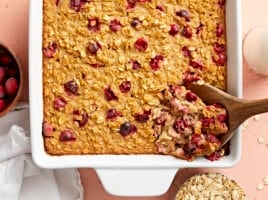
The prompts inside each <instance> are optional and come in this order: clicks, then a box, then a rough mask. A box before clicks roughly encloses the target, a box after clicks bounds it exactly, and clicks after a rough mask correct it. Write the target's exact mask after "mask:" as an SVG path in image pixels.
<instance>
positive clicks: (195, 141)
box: [190, 134, 202, 148]
mask: <svg viewBox="0 0 268 200" xmlns="http://www.w3.org/2000/svg"><path fill="white" fill-rule="evenodd" d="M190 143H191V144H194V145H195V146H196V148H202V141H201V136H200V135H199V134H193V135H192V136H191V140H190Z"/></svg>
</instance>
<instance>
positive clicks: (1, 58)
mask: <svg viewBox="0 0 268 200" xmlns="http://www.w3.org/2000/svg"><path fill="white" fill-rule="evenodd" d="M21 92H22V70H21V65H20V63H19V61H18V59H17V58H16V56H15V54H14V53H13V52H12V51H11V50H10V49H8V48H7V47H6V46H5V45H3V44H1V43H0V117H1V116H3V115H5V114H7V113H8V112H9V111H10V110H12V108H13V107H14V106H15V104H16V103H17V101H18V100H19V98H20V95H21Z"/></svg>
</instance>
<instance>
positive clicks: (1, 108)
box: [0, 99, 6, 111]
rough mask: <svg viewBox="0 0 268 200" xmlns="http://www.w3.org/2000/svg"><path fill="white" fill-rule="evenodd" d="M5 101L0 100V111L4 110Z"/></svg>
mask: <svg viewBox="0 0 268 200" xmlns="http://www.w3.org/2000/svg"><path fill="white" fill-rule="evenodd" d="M5 105H6V103H5V99H0V111H2V110H4V109H5Z"/></svg>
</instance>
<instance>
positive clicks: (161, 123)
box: [155, 115, 166, 126]
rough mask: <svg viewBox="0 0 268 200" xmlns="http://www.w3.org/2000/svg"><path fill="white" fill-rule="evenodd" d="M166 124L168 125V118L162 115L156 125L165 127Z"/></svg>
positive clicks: (156, 120) (157, 119)
mask: <svg viewBox="0 0 268 200" xmlns="http://www.w3.org/2000/svg"><path fill="white" fill-rule="evenodd" d="M165 123H166V118H165V117H164V115H161V116H160V117H157V118H156V119H155V124H156V125H160V126H164V125H165Z"/></svg>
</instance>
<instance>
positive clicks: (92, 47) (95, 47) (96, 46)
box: [87, 42, 101, 54]
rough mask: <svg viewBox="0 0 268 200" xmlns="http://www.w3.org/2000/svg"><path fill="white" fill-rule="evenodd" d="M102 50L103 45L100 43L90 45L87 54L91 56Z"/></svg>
mask: <svg viewBox="0 0 268 200" xmlns="http://www.w3.org/2000/svg"><path fill="white" fill-rule="evenodd" d="M100 49H101V45H100V44H99V43H98V42H95V43H90V44H89V45H88V46H87V52H89V53H91V54H97V52H98V51H99V50H100Z"/></svg>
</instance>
